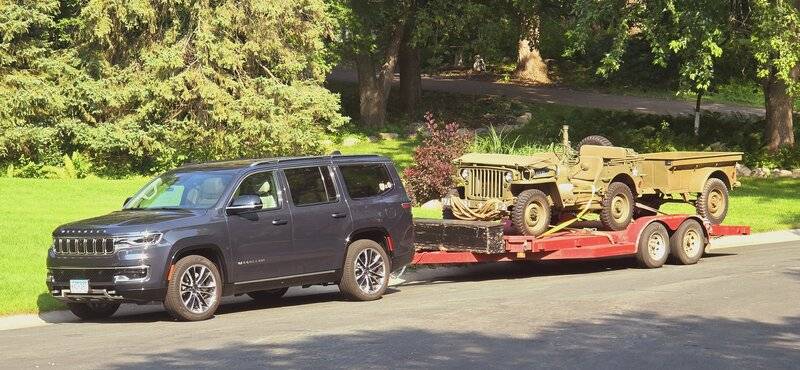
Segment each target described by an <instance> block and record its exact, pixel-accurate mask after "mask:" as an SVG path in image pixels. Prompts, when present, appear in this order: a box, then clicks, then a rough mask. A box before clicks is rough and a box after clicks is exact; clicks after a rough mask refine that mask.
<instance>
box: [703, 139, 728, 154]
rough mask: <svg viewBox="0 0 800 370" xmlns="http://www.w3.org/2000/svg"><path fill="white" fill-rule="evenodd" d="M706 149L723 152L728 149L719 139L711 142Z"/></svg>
mask: <svg viewBox="0 0 800 370" xmlns="http://www.w3.org/2000/svg"><path fill="white" fill-rule="evenodd" d="M707 149H708V150H710V151H712V152H724V151H727V150H728V148H727V147H726V146H725V144H723V143H720V142H719V141H717V142H715V143H711V145H709V146H708V148H707Z"/></svg>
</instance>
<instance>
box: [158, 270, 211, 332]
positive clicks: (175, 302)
mask: <svg viewBox="0 0 800 370" xmlns="http://www.w3.org/2000/svg"><path fill="white" fill-rule="evenodd" d="M174 268H175V270H174V272H173V274H172V277H171V279H170V281H169V283H168V285H167V296H166V298H165V299H164V308H166V309H167V312H169V314H170V315H171V316H172V317H173V318H175V319H176V320H181V321H199V320H205V319H208V318H210V317H211V316H213V315H214V312H216V311H217V307H219V301H220V298H221V296H222V278H221V277H220V274H219V269H218V268H217V265H215V264H214V263H213V262H211V261H209V260H208V258H205V257H203V256H196V255H192V256H187V257H183V258H181V259H180V260H179V261H178V262H177V263H176V264H175V267H174Z"/></svg>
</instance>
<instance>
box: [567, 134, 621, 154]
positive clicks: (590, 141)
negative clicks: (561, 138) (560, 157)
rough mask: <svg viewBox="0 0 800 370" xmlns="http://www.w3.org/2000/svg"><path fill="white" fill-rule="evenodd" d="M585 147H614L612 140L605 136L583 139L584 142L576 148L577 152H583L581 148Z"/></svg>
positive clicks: (592, 136) (579, 143) (580, 142)
mask: <svg viewBox="0 0 800 370" xmlns="http://www.w3.org/2000/svg"><path fill="white" fill-rule="evenodd" d="M584 145H600V146H614V144H612V143H611V140H608V139H607V138H606V137H605V136H600V135H591V136H587V137H585V138H583V140H581V141H579V142H578V145H576V146H575V150H579V151H580V150H581V147H582V146H584Z"/></svg>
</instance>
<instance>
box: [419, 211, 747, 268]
mask: <svg viewBox="0 0 800 370" xmlns="http://www.w3.org/2000/svg"><path fill="white" fill-rule="evenodd" d="M687 220H696V221H698V222H699V223H700V224H701V225H702V228H703V233H704V235H703V248H705V246H707V244H708V241H709V240H710V239H711V238H716V237H720V236H726V235H748V234H750V227H749V226H732V225H711V224H709V223H708V222H707V221H704V220H703V219H702V218H700V217H698V216H696V215H667V216H650V217H642V218H639V219H637V220H635V221H634V222H632V223H631V225H630V226H628V228H627V229H625V230H621V231H595V230H590V229H577V230H569V231H564V232H559V233H556V234H552V235H548V236H545V237H532V236H523V235H504V236H503V237H502V243H503V251H502V252H499V253H483V252H475V251H467V250H447V249H446V248H442V250H430V249H421V250H419V249H418V250H417V252H416V254H415V256H414V259H413V261H412V264H414V265H432V264H466V263H480V262H503V261H524V260H529V261H538V260H574V259H602V258H612V257H625V256H636V255H637V252H638V250H639V248H638V246H639V245H640V239H641V238H642V233H643V231H645V229H646V228H647V226H648V225H650V224H653V223H659V224H661V225H663V226H664V227H665V228H666V229H667V231H668V232H669V234H670V236H671V235H673V234H674V233H675V232H676V231H677V230H678V228H679V227H680V226H681V225H682V224H683V223H684V222H686V221H687ZM425 222H426V223H428V226H429V227H430V222H431V221H430V220H426V221H425Z"/></svg>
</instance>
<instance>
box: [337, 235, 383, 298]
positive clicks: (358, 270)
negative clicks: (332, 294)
mask: <svg viewBox="0 0 800 370" xmlns="http://www.w3.org/2000/svg"><path fill="white" fill-rule="evenodd" d="M389 268H390V267H389V257H388V256H387V254H386V251H385V250H383V247H382V246H381V245H380V244H378V243H376V242H374V241H372V240H368V239H361V240H356V241H354V242H352V243H351V244H350V246H349V247H347V257H346V258H345V259H344V266H343V267H342V279H341V281H340V282H339V290H340V291H341V292H342V294H344V295H345V296H346V297H347V298H349V299H352V300H356V301H371V300H375V299H378V298H380V297H381V296H382V295H383V293H384V292H386V287H388V286H389Z"/></svg>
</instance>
